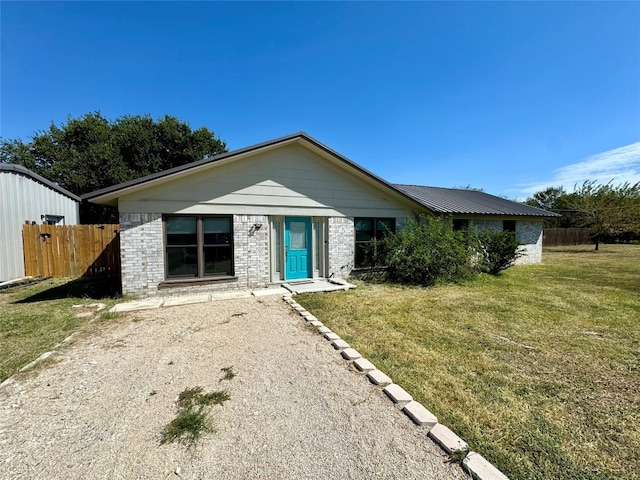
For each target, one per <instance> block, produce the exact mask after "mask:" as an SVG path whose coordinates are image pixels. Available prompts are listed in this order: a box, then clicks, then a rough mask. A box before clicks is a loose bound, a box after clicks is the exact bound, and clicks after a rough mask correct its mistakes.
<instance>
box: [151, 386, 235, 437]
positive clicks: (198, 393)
mask: <svg viewBox="0 0 640 480" xmlns="http://www.w3.org/2000/svg"><path fill="white" fill-rule="evenodd" d="M229 398H231V397H230V396H229V393H228V392H227V391H226V390H218V391H215V392H209V393H204V392H203V389H202V387H194V388H187V389H185V390H183V391H182V392H180V395H178V401H177V402H176V403H177V405H178V416H177V417H176V418H174V419H173V420H172V421H171V422H169V424H168V425H167V426H165V427H164V430H163V431H162V438H161V440H160V444H165V443H171V442H176V441H177V442H180V443H183V444H185V445H187V446H191V445H194V444H195V443H196V442H197V441H198V440H200V438H202V436H203V435H204V434H205V433H211V432H213V431H214V428H213V425H212V423H211V417H210V416H209V413H208V411H207V410H206V409H205V407H208V406H211V405H221V404H223V403H224V402H226V401H227V400H229Z"/></svg>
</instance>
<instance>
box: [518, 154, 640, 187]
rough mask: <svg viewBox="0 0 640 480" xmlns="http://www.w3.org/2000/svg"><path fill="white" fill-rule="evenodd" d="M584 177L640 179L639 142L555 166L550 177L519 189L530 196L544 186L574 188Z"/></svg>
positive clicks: (603, 180)
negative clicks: (562, 165)
mask: <svg viewBox="0 0 640 480" xmlns="http://www.w3.org/2000/svg"><path fill="white" fill-rule="evenodd" d="M587 180H595V181H597V182H598V183H609V182H612V183H613V184H614V185H620V184H622V183H625V182H629V183H631V184H634V183H637V182H640V142H636V143H632V144H631V145H626V146H624V147H620V148H616V149H613V150H609V151H606V152H602V153H598V154H596V155H592V156H591V157H588V158H586V159H585V160H583V161H581V162H578V163H573V164H571V165H567V166H564V167H562V168H558V169H557V170H555V171H554V174H553V176H552V178H550V179H549V180H545V181H541V182H536V183H530V184H524V185H521V187H520V189H519V192H520V193H521V194H523V195H525V196H531V195H532V194H534V193H535V192H539V191H541V190H544V189H546V188H547V187H559V186H563V187H564V188H565V190H567V191H573V186H574V185H576V184H577V185H582V184H583V183H584V182H585V181H587Z"/></svg>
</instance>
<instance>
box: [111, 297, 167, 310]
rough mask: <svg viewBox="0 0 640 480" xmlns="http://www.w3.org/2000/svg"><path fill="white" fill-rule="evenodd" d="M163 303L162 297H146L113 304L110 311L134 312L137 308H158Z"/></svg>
mask: <svg viewBox="0 0 640 480" xmlns="http://www.w3.org/2000/svg"><path fill="white" fill-rule="evenodd" d="M163 303H164V298H147V299H145V300H139V301H136V302H125V303H118V304H117V305H114V306H113V308H111V310H109V311H110V312H135V311H137V310H150V309H152V308H160V307H161V306H162V304H163Z"/></svg>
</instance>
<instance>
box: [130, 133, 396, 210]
mask: <svg viewBox="0 0 640 480" xmlns="http://www.w3.org/2000/svg"><path fill="white" fill-rule="evenodd" d="M389 197H390V195H389V194H388V193H383V191H382V190H381V189H379V188H376V187H374V186H372V185H370V184H368V183H366V182H364V181H362V179H361V178H359V177H357V176H355V175H353V174H351V173H348V172H347V171H346V170H345V169H344V168H339V167H338V166H336V165H334V164H332V163H331V162H329V161H327V160H326V159H324V158H322V157H319V156H316V154H315V153H313V152H312V151H310V150H309V149H307V148H304V147H301V146H298V145H291V146H287V147H284V148H280V149H277V150H273V151H269V152H265V153H263V154H261V155H257V156H254V157H249V158H246V159H238V160H237V161H234V162H231V163H228V164H220V165H215V164H214V165H212V168H211V169H209V170H208V171H205V172H201V173H198V174H197V175H190V176H186V177H183V178H181V179H177V180H175V181H173V182H170V183H164V184H162V185H158V186H155V187H152V188H149V189H145V190H144V191H142V192H138V193H133V194H130V195H128V196H124V197H122V198H120V199H119V205H118V208H119V210H120V212H121V213H123V212H162V213H177V212H180V213H203V214H204V213H219V214H220V213H226V214H251V215H299V216H315V217H330V216H331V217H354V216H377V217H394V218H396V217H404V216H406V215H407V214H408V208H407V205H406V204H403V203H401V202H400V201H398V200H397V199H394V198H389Z"/></svg>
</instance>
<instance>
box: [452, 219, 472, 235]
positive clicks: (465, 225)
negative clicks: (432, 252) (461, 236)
mask: <svg viewBox="0 0 640 480" xmlns="http://www.w3.org/2000/svg"><path fill="white" fill-rule="evenodd" d="M461 230H469V220H467V219H466V218H454V219H453V231H454V232H458V231H461Z"/></svg>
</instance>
